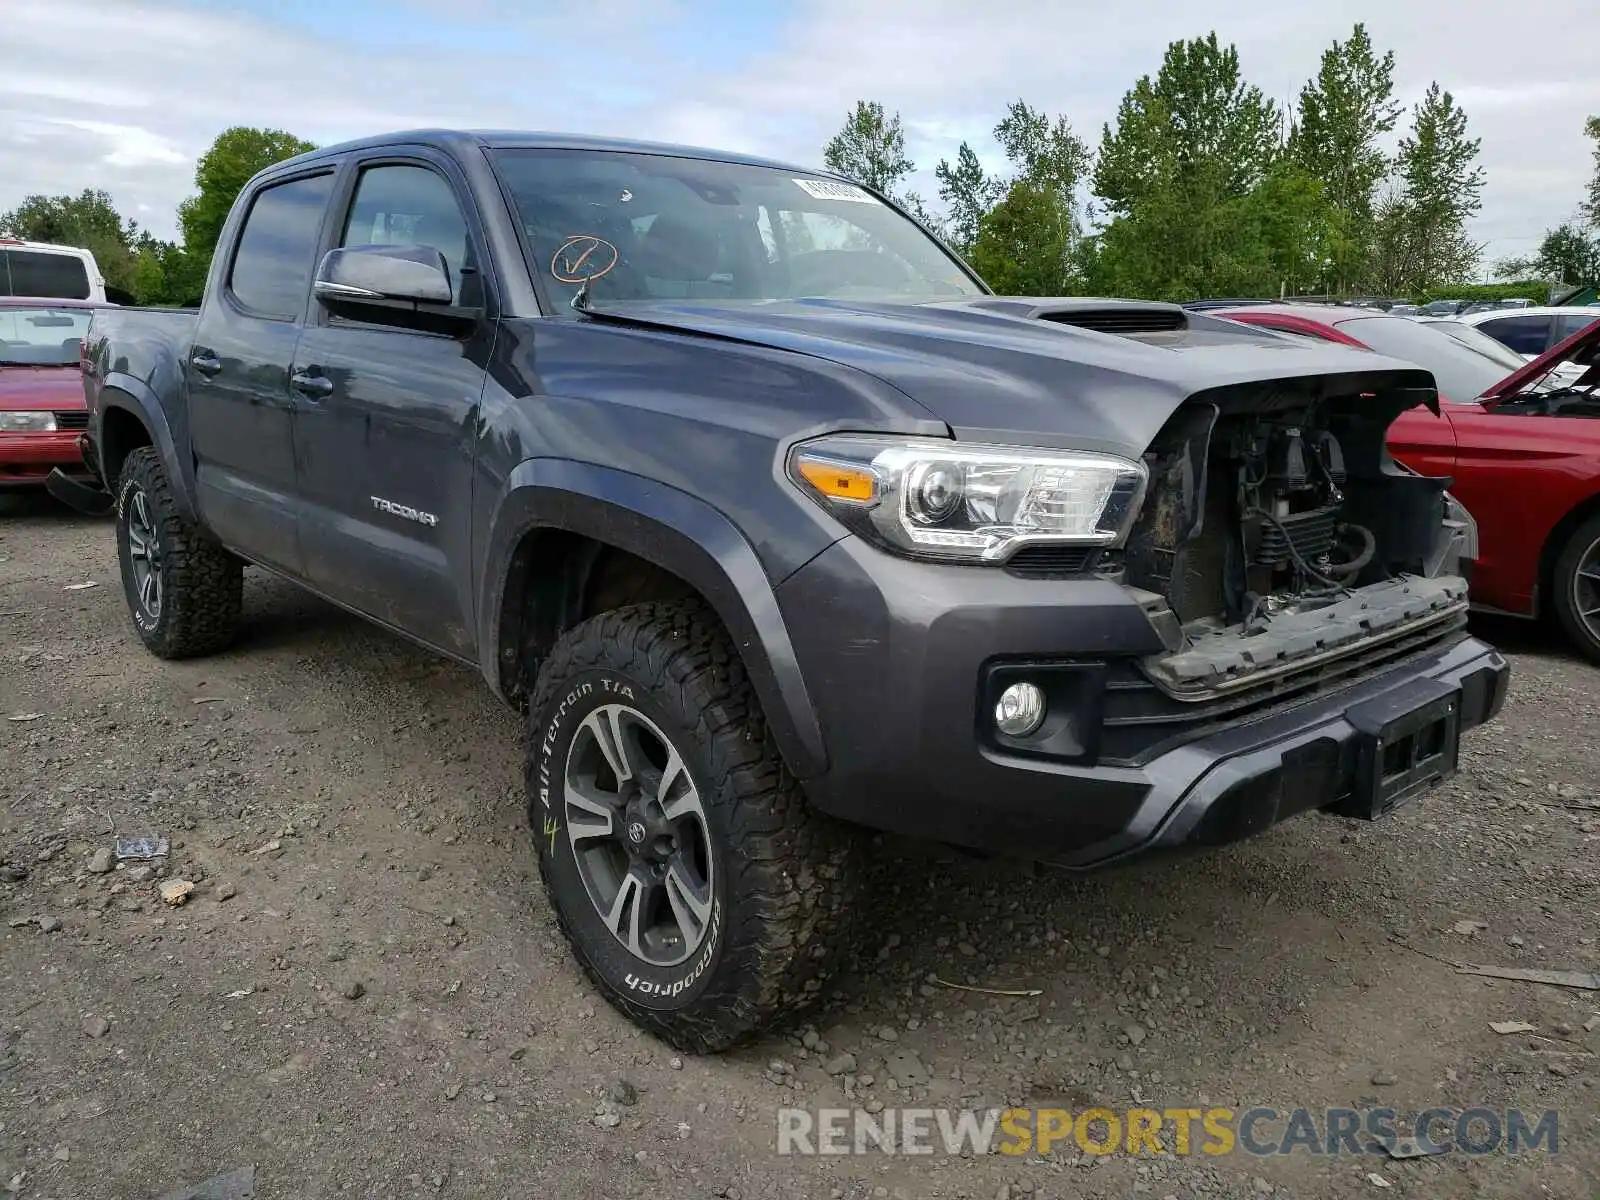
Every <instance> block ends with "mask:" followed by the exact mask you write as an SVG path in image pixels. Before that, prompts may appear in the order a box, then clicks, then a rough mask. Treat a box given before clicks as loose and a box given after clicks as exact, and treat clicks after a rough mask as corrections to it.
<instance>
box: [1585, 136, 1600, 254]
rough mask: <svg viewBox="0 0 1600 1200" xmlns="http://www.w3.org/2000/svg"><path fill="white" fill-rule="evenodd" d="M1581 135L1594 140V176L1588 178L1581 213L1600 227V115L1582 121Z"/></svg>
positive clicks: (1591, 222) (1590, 222)
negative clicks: (1587, 189)
mask: <svg viewBox="0 0 1600 1200" xmlns="http://www.w3.org/2000/svg"><path fill="white" fill-rule="evenodd" d="M1583 136H1584V137H1587V138H1592V139H1593V140H1594V178H1593V179H1591V180H1589V195H1588V198H1587V199H1585V200H1584V202H1583V215H1584V216H1586V217H1587V218H1589V224H1591V225H1594V226H1596V227H1600V117H1590V118H1589V119H1588V120H1587V121H1585V122H1584V123H1583Z"/></svg>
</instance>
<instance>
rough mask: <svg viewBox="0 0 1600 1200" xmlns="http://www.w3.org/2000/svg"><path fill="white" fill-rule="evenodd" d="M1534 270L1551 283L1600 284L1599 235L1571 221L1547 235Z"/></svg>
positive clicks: (1536, 259)
mask: <svg viewBox="0 0 1600 1200" xmlns="http://www.w3.org/2000/svg"><path fill="white" fill-rule="evenodd" d="M1533 270H1534V272H1535V273H1536V274H1537V275H1538V276H1539V278H1541V279H1547V280H1549V281H1550V282H1552V283H1595V282H1600V233H1590V232H1589V231H1587V230H1585V229H1581V228H1579V227H1578V226H1577V225H1575V224H1573V223H1572V222H1570V221H1569V222H1567V223H1566V224H1564V225H1558V226H1556V227H1555V228H1554V229H1552V230H1550V231H1549V232H1548V233H1546V234H1545V235H1544V241H1542V242H1540V243H1539V253H1538V255H1537V256H1536V257H1535V258H1534V260H1533Z"/></svg>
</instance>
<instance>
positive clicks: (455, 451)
mask: <svg viewBox="0 0 1600 1200" xmlns="http://www.w3.org/2000/svg"><path fill="white" fill-rule="evenodd" d="M328 244H329V246H330V247H337V246H362V245H378V244H382V245H418V246H432V247H433V248H435V249H437V250H438V251H440V252H441V253H442V254H443V255H444V256H445V259H446V261H447V263H448V265H449V270H450V276H451V282H452V285H453V288H454V293H455V294H454V297H453V300H454V306H455V307H457V308H467V309H473V308H476V309H478V310H480V311H479V317H478V319H476V320H470V321H455V322H445V323H441V322H439V321H436V320H431V319H427V318H426V317H425V315H424V314H406V313H401V312H396V311H394V310H392V309H390V310H383V311H378V310H374V309H369V308H360V307H356V306H354V305H346V304H342V303H338V302H326V301H318V302H317V303H316V307H315V311H314V313H313V315H312V318H311V321H310V324H309V326H308V327H307V329H306V333H305V336H304V337H303V338H302V339H301V340H300V344H299V348H298V350H297V352H296V355H295V365H294V372H293V373H294V375H295V377H296V379H297V380H299V381H300V386H302V387H303V388H304V389H305V390H304V393H303V394H302V395H301V396H300V397H299V399H298V401H297V403H298V405H299V415H298V418H297V424H296V445H297V452H298V455H299V461H300V480H301V488H302V495H303V501H304V505H305V509H304V512H303V514H302V519H301V539H302V544H303V546H304V549H305V558H306V570H307V573H308V575H309V578H310V580H311V582H312V584H313V585H314V586H315V587H317V588H318V590H320V591H322V592H324V593H325V594H326V595H328V596H329V597H331V598H332V599H334V600H337V601H339V602H340V603H342V604H346V605H348V606H350V607H351V608H354V609H356V610H357V611H359V612H362V613H365V614H367V615H369V616H372V617H375V618H377V619H378V620H380V621H382V622H384V623H385V624H388V625H391V626H393V627H395V628H397V629H400V630H403V631H404V632H406V633H409V634H411V635H412V636H413V637H416V638H419V639H420V640H422V641H424V642H427V643H428V644H429V645H432V646H435V647H437V648H439V649H441V650H444V651H446V652H447V653H451V654H455V655H457V656H460V657H471V656H472V655H473V654H474V650H475V642H476V638H475V636H474V630H475V622H474V620H473V603H474V598H473V589H472V583H471V581H472V576H473V573H472V569H471V562H472V555H471V550H472V477H473V467H474V461H475V459H474V446H475V442H476V438H477V433H478V402H479V397H480V394H481V393H482V391H483V385H484V379H485V375H486V371H487V368H488V358H489V353H490V351H491V350H492V349H493V346H494V336H495V321H494V317H493V307H494V304H493V286H492V282H491V281H490V280H489V279H488V278H487V273H486V272H485V271H483V270H481V269H480V268H481V266H482V264H483V263H484V261H485V260H484V258H483V255H482V247H483V245H484V238H483V230H482V225H481V222H480V221H479V219H478V215H477V212H476V210H475V208H474V207H473V204H472V201H471V192H470V189H469V188H468V187H467V185H466V181H465V180H464V179H463V178H462V177H461V176H460V173H459V171H458V169H457V168H456V167H455V165H454V164H453V163H451V162H450V160H449V159H448V158H446V157H445V156H443V155H439V154H436V153H434V152H432V151H429V150H426V149H424V148H417V149H415V150H407V151H404V152H398V151H397V150H396V149H395V148H387V149H383V150H374V151H371V152H369V153H368V154H366V155H364V156H360V157H357V158H354V159H353V160H352V161H351V163H350V165H349V167H348V169H347V171H346V174H345V176H344V177H343V179H342V181H341V185H340V199H339V201H338V204H337V218H336V220H335V222H334V223H333V225H332V226H331V227H330V231H329V242H328Z"/></svg>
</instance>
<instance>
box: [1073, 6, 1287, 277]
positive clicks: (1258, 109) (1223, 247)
mask: <svg viewBox="0 0 1600 1200" xmlns="http://www.w3.org/2000/svg"><path fill="white" fill-rule="evenodd" d="M1281 127H1282V121H1281V118H1280V115H1279V113H1278V110H1277V107H1276V106H1275V105H1274V104H1273V103H1272V101H1271V100H1269V99H1267V98H1266V97H1265V96H1264V95H1263V94H1262V92H1261V89H1259V88H1257V87H1255V86H1253V85H1251V84H1249V83H1246V82H1245V80H1244V78H1243V76H1242V74H1241V71H1240V67H1239V54H1238V51H1237V50H1236V49H1235V48H1234V47H1233V46H1228V47H1226V48H1224V47H1223V46H1221V45H1220V44H1219V43H1218V41H1217V35H1216V34H1215V33H1212V34H1210V35H1208V36H1207V37H1205V38H1200V39H1196V40H1194V41H1189V42H1173V43H1172V44H1171V45H1170V46H1168V47H1167V51H1166V54H1165V56H1164V58H1163V60H1162V64H1161V69H1160V71H1159V72H1158V73H1157V74H1156V77H1155V78H1154V79H1151V78H1150V77H1149V76H1148V75H1146V76H1144V77H1143V78H1141V79H1140V80H1139V81H1138V82H1137V83H1136V84H1135V85H1134V86H1133V88H1132V89H1131V90H1129V91H1128V93H1127V94H1126V95H1124V96H1123V98H1122V103H1121V105H1120V106H1119V107H1118V110H1117V117H1116V123H1115V125H1114V126H1112V125H1107V126H1106V127H1105V129H1104V131H1103V133H1102V136H1101V139H1100V153H1099V156H1098V158H1097V160H1096V162H1095V167H1094V174H1093V188H1094V194H1095V195H1096V196H1097V197H1099V198H1100V202H1101V207H1102V208H1103V210H1104V211H1105V213H1107V214H1108V215H1109V216H1110V218H1111V219H1110V223H1109V225H1108V226H1107V227H1106V229H1105V230H1104V231H1103V233H1102V234H1101V235H1100V237H1099V239H1098V253H1097V254H1096V256H1095V272H1094V280H1093V282H1094V284H1095V287H1096V290H1098V291H1114V292H1116V293H1118V294H1122V295H1133V296H1146V297H1151V298H1163V299H1186V298H1189V297H1192V296H1194V295H1197V294H1201V295H1203V294H1215V293H1221V292H1237V291H1239V290H1244V284H1245V283H1246V282H1248V281H1250V280H1252V279H1256V280H1258V282H1257V284H1256V285H1255V286H1252V287H1251V288H1250V290H1256V288H1257V287H1259V286H1262V285H1264V284H1265V282H1266V276H1267V275H1268V274H1269V273H1270V264H1271V262H1272V260H1273V253H1272V251H1271V248H1270V247H1268V246H1265V245H1262V244H1260V243H1259V241H1256V242H1252V240H1251V239H1258V238H1259V237H1261V236H1262V232H1263V229H1264V227H1265V225H1266V224H1267V222H1266V219H1265V215H1264V214H1265V212H1266V211H1267V208H1270V203H1269V198H1262V199H1260V200H1258V201H1252V200H1251V199H1250V198H1251V196H1252V194H1253V193H1254V192H1256V190H1257V189H1258V188H1260V187H1262V186H1263V185H1264V184H1266V183H1267V181H1268V179H1269V176H1270V175H1271V174H1272V172H1273V171H1274V170H1275V168H1276V167H1277V165H1278V160H1279V159H1280V157H1281V155H1282V149H1283V138H1282V133H1281ZM1285 186H1287V185H1285ZM1290 190H1291V191H1292V192H1293V193H1294V194H1295V195H1296V196H1298V197H1300V198H1301V199H1303V198H1304V195H1305V194H1306V190H1307V189H1306V188H1305V187H1304V186H1303V185H1302V184H1300V183H1296V184H1295V186H1294V187H1293V188H1292V189H1290ZM1275 194H1277V195H1279V196H1280V198H1281V197H1282V196H1283V195H1287V194H1288V192H1283V191H1282V190H1281V189H1280V192H1279V193H1275ZM1299 202H1300V201H1299V200H1297V204H1298V203H1299ZM1262 206H1266V208H1263V207H1262ZM1299 220H1300V218H1296V221H1297V222H1298V221H1299ZM1279 224H1280V225H1281V224H1282V222H1279Z"/></svg>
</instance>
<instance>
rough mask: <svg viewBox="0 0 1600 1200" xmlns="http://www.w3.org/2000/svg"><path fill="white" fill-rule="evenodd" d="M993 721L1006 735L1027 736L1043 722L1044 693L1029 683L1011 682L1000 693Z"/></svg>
mask: <svg viewBox="0 0 1600 1200" xmlns="http://www.w3.org/2000/svg"><path fill="white" fill-rule="evenodd" d="M994 723H995V725H996V726H998V727H999V729H1000V732H1001V733H1003V734H1005V735H1007V736H1008V737H1027V736H1028V735H1029V734H1030V733H1032V732H1033V731H1034V730H1035V729H1037V728H1039V726H1040V725H1042V724H1043V723H1044V693H1043V692H1041V691H1040V690H1039V689H1038V688H1037V687H1035V686H1034V685H1033V684H1031V683H1013V684H1012V685H1011V686H1010V687H1008V688H1007V689H1006V690H1005V691H1003V692H1001V693H1000V703H998V704H996V705H995V706H994Z"/></svg>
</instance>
